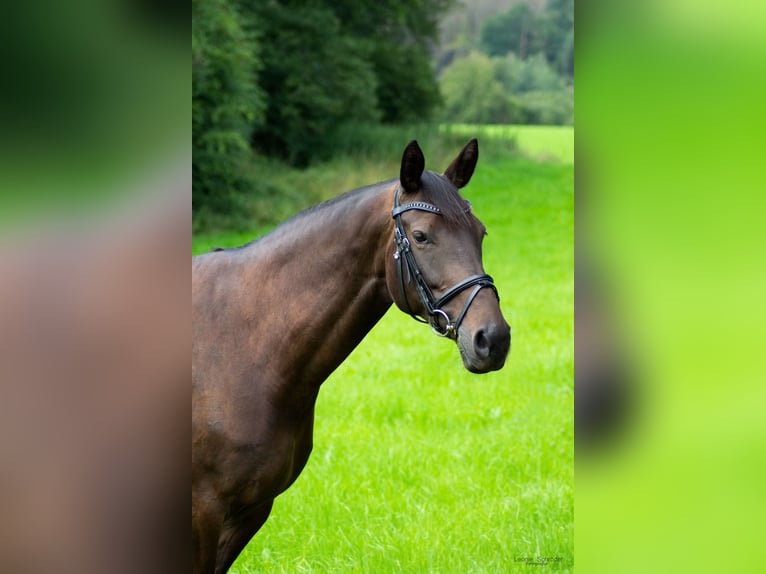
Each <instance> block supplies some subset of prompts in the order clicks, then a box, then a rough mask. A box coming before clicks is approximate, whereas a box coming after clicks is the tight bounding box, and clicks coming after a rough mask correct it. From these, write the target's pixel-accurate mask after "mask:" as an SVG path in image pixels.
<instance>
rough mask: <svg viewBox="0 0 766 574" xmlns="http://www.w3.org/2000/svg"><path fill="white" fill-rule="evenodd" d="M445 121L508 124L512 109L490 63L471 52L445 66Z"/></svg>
mask: <svg viewBox="0 0 766 574" xmlns="http://www.w3.org/2000/svg"><path fill="white" fill-rule="evenodd" d="M440 85H441V90H442V95H443V98H444V114H445V119H446V120H447V121H449V122H457V123H461V122H463V123H480V124H481V123H508V122H512V121H514V120H515V119H516V118H514V117H512V112H513V108H512V106H511V103H510V101H509V99H508V96H507V95H506V93H505V91H504V90H503V87H502V85H501V84H500V83H499V82H498V81H497V80H496V79H495V75H494V68H493V65H492V61H491V60H490V58H489V57H487V56H486V55H485V54H482V53H480V52H472V53H470V54H469V55H468V56H466V57H465V58H460V59H457V60H455V61H454V62H453V63H452V64H451V65H450V66H449V67H447V68H446V69H445V70H444V72H443V74H442V77H441V80H440Z"/></svg>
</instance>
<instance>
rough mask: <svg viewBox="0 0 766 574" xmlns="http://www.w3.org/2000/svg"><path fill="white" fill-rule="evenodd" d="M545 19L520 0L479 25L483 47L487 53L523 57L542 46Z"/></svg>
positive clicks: (538, 50) (544, 33) (537, 50)
mask: <svg viewBox="0 0 766 574" xmlns="http://www.w3.org/2000/svg"><path fill="white" fill-rule="evenodd" d="M546 24H547V22H546V18H545V17H544V16H543V15H541V14H538V13H537V12H535V11H534V10H533V9H532V8H531V7H530V5H529V4H527V3H526V2H522V3H520V4H516V5H515V6H512V7H511V8H510V10H508V11H507V12H504V13H502V14H499V15H497V16H493V17H491V18H487V20H485V22H484V24H483V26H482V27H481V36H480V42H481V47H482V49H483V50H484V51H485V52H486V53H487V54H489V55H490V56H502V55H504V54H507V53H508V52H513V53H515V54H516V55H517V56H518V57H519V58H521V59H522V60H523V59H524V58H526V57H527V56H528V55H529V54H535V53H537V52H540V51H541V50H543V49H544V47H545V39H546V38H545V35H546V31H547V30H546Z"/></svg>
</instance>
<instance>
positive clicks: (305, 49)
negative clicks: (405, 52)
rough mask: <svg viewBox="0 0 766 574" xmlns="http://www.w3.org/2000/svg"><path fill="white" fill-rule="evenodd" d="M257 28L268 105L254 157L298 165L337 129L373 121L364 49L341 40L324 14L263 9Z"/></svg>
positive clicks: (372, 82)
mask: <svg viewBox="0 0 766 574" xmlns="http://www.w3.org/2000/svg"><path fill="white" fill-rule="evenodd" d="M258 22H259V23H260V25H261V26H262V29H263V32H262V58H263V63H264V69H263V71H262V72H261V75H260V80H261V87H262V88H263V89H264V91H265V92H266V93H267V102H268V103H267V110H266V123H265V124H264V125H263V126H262V127H260V128H258V129H257V130H256V131H255V133H254V135H253V145H254V146H255V148H256V149H257V150H259V151H260V152H262V153H265V154H267V155H277V156H282V157H285V158H287V159H288V160H289V161H291V162H292V163H294V164H297V165H304V164H306V163H308V162H309V161H310V160H311V159H312V158H313V157H315V156H316V155H319V154H321V153H322V151H323V150H325V149H327V146H326V140H327V139H329V138H331V136H332V132H333V129H334V128H335V127H337V126H338V125H339V124H341V123H344V122H352V121H354V122H364V121H376V120H378V119H379V117H380V113H379V111H378V102H377V97H376V88H377V81H376V77H375V74H374V71H373V67H372V65H371V64H370V63H369V62H368V61H366V60H365V58H364V55H365V49H364V46H363V45H360V44H359V43H358V42H356V41H355V40H354V39H353V38H351V37H349V36H348V35H345V34H343V31H342V30H341V28H340V22H339V21H338V19H337V18H336V16H335V15H334V14H333V12H332V11H331V10H329V9H328V8H326V7H323V6H320V5H318V4H317V5H311V6H308V7H303V8H302V9H301V10H295V9H292V8H291V7H290V6H288V5H282V4H279V3H276V2H269V3H264V4H262V5H259V8H258Z"/></svg>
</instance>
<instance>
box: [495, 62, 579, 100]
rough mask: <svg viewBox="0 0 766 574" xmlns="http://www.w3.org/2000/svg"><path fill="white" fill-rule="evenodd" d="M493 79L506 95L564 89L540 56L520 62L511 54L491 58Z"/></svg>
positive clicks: (559, 79)
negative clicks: (493, 70) (495, 79)
mask: <svg viewBox="0 0 766 574" xmlns="http://www.w3.org/2000/svg"><path fill="white" fill-rule="evenodd" d="M492 62H493V64H494V66H495V77H496V78H497V80H498V81H499V82H500V83H501V84H502V85H503V87H504V88H505V90H506V91H508V93H522V92H530V91H535V90H536V91H556V90H562V89H564V87H565V86H564V80H563V79H562V78H561V76H559V75H558V74H557V73H556V71H555V70H554V69H553V68H551V66H550V65H549V64H548V62H547V61H546V60H545V57H544V56H543V55H542V54H535V55H534V56H531V57H529V58H527V59H526V60H522V59H520V58H519V57H517V56H516V55H515V54H513V53H508V54H506V55H505V56H504V57H502V58H493V60H492Z"/></svg>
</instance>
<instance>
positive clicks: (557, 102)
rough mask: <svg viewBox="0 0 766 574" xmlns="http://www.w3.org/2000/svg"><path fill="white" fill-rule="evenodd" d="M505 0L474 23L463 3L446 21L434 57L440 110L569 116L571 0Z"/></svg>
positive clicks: (532, 119) (459, 115) (532, 118)
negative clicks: (439, 92)
mask: <svg viewBox="0 0 766 574" xmlns="http://www.w3.org/2000/svg"><path fill="white" fill-rule="evenodd" d="M506 4H508V6H507V7H506V8H505V9H500V10H499V11H496V12H494V13H490V15H488V16H485V17H484V18H483V19H482V21H481V24H480V25H478V26H477V25H476V16H475V13H474V12H472V11H471V10H472V7H471V6H469V5H466V7H465V8H463V12H462V13H460V14H459V15H458V17H456V18H453V21H452V22H450V23H449V26H448V27H447V28H448V30H447V33H446V34H445V35H446V36H447V37H446V38H443V44H444V46H443V48H442V50H441V53H440V54H439V57H438V61H439V64H440V87H441V93H442V96H443V99H444V116H445V118H448V119H450V120H451V121H458V122H466V123H515V124H571V123H573V121H574V93H573V87H572V84H573V81H574V0H547V1H546V2H544V3H541V2H534V1H532V0H529V1H520V2H519V1H516V2H506ZM496 9H497V7H496Z"/></svg>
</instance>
